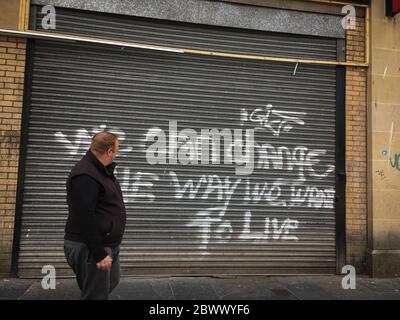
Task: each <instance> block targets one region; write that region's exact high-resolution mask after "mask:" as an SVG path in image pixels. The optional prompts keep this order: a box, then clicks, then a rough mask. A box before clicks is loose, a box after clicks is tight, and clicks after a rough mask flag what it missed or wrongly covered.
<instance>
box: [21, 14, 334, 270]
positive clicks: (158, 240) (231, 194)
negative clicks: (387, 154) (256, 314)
mask: <svg viewBox="0 0 400 320" xmlns="http://www.w3.org/2000/svg"><path fill="white" fill-rule="evenodd" d="M113 19H116V17H113ZM124 21H125V20H124ZM132 23H134V22H132ZM59 26H60V27H62V25H61V24H60V22H59V21H58V27H59ZM156 26H157V23H155V27H154V28H155V29H154V30H156V29H157V27H156ZM187 28H188V29H190V28H189V26H188V27H187ZM193 28H194V27H193ZM99 29H101V28H100V27H99ZM111 29H113V28H111ZM196 29H197V30H200V31H199V32H204V33H207V32H209V30H210V29H209V28H206V27H204V28H202V27H199V26H196ZM133 30H134V28H132V29H131V31H132V34H133V33H134V31H133ZM157 30H158V31H157V32H161V31H160V30H159V29H157ZM179 30H183V31H180V32H181V33H183V34H185V32H186V31H185V29H176V32H178V31H179ZM221 30H222V29H221ZM221 30H220V32H222V31H221ZM115 32H116V31H115ZM152 32H153V31H152ZM154 32H155V31H154ZM174 32H175V31H173V32H172V31H171V34H173V33H174ZM227 32H232V30H230V29H229V30H227ZM246 32H247V33H248V36H249V37H250V36H253V35H254V34H257V36H260V33H254V34H253V33H252V32H250V31H246ZM127 33H128V32H127ZM243 33H244V32H243V31H241V32H240V34H241V35H242V34H243ZM233 36H234V34H233ZM132 37H133V35H132ZM268 37H269V35H268V34H266V35H265V38H268ZM274 37H275V36H274ZM149 38H151V37H149ZM165 38H168V36H166V37H165ZM186 39H192V41H195V39H193V38H191V37H190V36H189V35H187V36H186ZM215 39H217V36H216V37H215ZM275 39H276V41H278V42H279V40H280V41H281V43H287V44H292V47H290V46H288V47H290V48H291V49H290V50H288V52H289V51H292V52H293V53H295V52H296V51H295V48H296V45H297V43H292V42H291V41H288V40H287V38H285V37H283V36H282V35H281V36H280V37H275ZM312 40H313V39H312ZM307 41H308V40H303V42H304V43H307ZM310 41H311V40H310ZM328 42H329V41H328ZM205 43H208V42H207V41H205ZM326 43H327V41H324V42H323V41H321V46H318V43H315V44H313V45H312V46H311V45H310V46H308V47H307V48H308V49H309V52H308V53H307V54H301V55H300V57H308V56H312V55H314V53H315V52H317V51H318V54H322V52H324V50H325V49H326ZM329 43H330V46H331V49H332V50H333V48H335V41H334V40H330V42H329ZM220 44H221V45H223V42H221V43H220ZM237 44H238V49H237V50H240V51H241V46H240V44H241V43H240V41H239V42H237ZM189 45H190V47H193V46H194V45H193V43H190V44H188V46H189ZM201 46H203V45H201ZM245 47H246V48H247V45H245ZM273 47H274V45H271V48H273ZM321 48H322V49H321ZM319 49H321V50H320V51H319ZM265 50H267V51H268V48H266V49H265ZM33 51H34V52H33V70H32V92H31V97H30V113H29V124H28V137H27V139H28V140H27V152H26V159H25V176H24V198H23V209H22V229H21V240H20V251H19V259H18V268H19V275H20V276H25V277H29V276H40V275H41V274H40V269H41V268H42V266H43V265H46V264H51V265H54V266H55V267H56V268H57V272H58V275H62V274H70V273H69V272H70V271H69V268H68V267H67V265H66V263H65V259H64V255H63V250H62V242H63V233H64V231H63V229H64V224H65V219H66V217H67V207H66V204H65V179H66V177H67V175H68V173H69V170H70V169H71V167H72V166H73V165H74V163H75V162H76V161H77V160H79V159H80V158H81V156H82V155H83V153H84V152H85V151H86V150H87V148H88V146H89V142H90V137H91V136H92V135H93V133H94V132H96V131H98V130H99V129H101V128H107V129H110V130H113V131H116V132H118V133H120V135H121V140H122V141H121V152H120V155H119V157H118V158H117V162H118V164H119V165H118V167H117V176H118V177H119V179H120V181H121V184H122V187H123V191H124V196H125V200H126V205H127V211H128V216H127V218H128V222H127V229H126V233H125V237H124V240H123V245H122V256H121V264H122V269H123V274H125V275H136V274H175V275H176V274H179V275H182V274H197V275H200V274H202V275H206V274H299V273H312V274H317V273H318V274H319V273H334V272H335V267H336V258H335V257H336V246H335V208H334V207H335V206H334V197H335V189H334V187H335V178H334V177H335V167H334V166H335V101H336V91H335V90H336V73H335V67H333V66H320V65H305V64H301V65H299V66H297V67H296V70H294V69H295V65H294V64H291V63H276V62H260V61H255V60H241V59H231V58H215V57H209V56H199V55H188V54H184V55H183V54H177V53H167V52H157V51H148V50H139V49H127V48H125V49H122V48H117V47H109V46H96V45H88V44H71V43H68V44H66V43H52V42H46V41H35V45H34V50H33ZM328 51H329V50H328ZM334 52H336V49H335V51H334ZM308 54H309V55H308ZM332 54H334V53H333V51H329V53H327V54H326V56H324V57H323V58H326V59H331V58H332V57H331V55H332ZM175 125H176V127H177V135H178V138H177V139H178V147H177V150H178V151H179V152H178V153H179V155H178V160H177V164H173V163H171V159H170V155H171V154H173V152H172V149H169V148H170V147H171V146H172V144H171V143H170V139H172V138H171V137H172V136H173V135H174V130H175V128H174V126H175ZM212 128H214V129H215V131H216V132H217V133H221V131H222V130H223V129H225V131H223V132H224V133H225V134H226V137H227V139H228V140H229V133H231V139H232V144H231V149H228V151H229V150H230V151H232V153H231V155H232V154H233V157H232V158H233V159H232V160H233V163H232V164H229V163H226V161H225V160H226V159H228V160H229V158H226V157H225V154H224V153H223V151H221V153H220V154H219V155H220V164H204V163H203V164H202V163H201V161H200V160H201V156H202V149H201V148H202V147H201V146H202V144H201V141H205V140H201V134H202V132H204V130H205V129H212ZM184 129H186V130H185V131H182V130H184ZM239 129H242V133H243V134H242V135H241V138H242V146H249V145H250V144H249V141H250V140H248V141H247V140H246V137H245V134H244V133H245V130H246V129H254V130H255V131H254V132H255V137H254V143H255V147H254V161H253V163H254V170H252V172H251V173H250V174H247V175H237V174H236V173H237V169H238V168H239V167H240V165H239V164H238V163H240V161H241V160H243V159H241V158H240V157H239V156H238V154H236V155H235V154H234V152H233V149H235V146H236V147H237V149H238V150H239V149H240V148H239V147H240V140H241V139H240V137H239V135H237V136H236V137H235V136H234V133H238V132H239V131H238V130H239ZM202 130H203V131H202ZM217 130H218V131H217ZM163 135H164V136H165V138H166V139H165V140H166V141H165V144H166V150H167V152H166V163H165V164H164V163H158V164H151V163H149V162H151V161H149V158H146V152H147V151H149V147H150V146H151V145H152V143H154V141H156V138H154V137H155V136H158V138H159V140H157V141H158V142H159V143H161V142H162V136H163ZM190 135H191V136H190ZM189 136H190V137H189ZM160 137H161V138H160ZM188 138H189V140H185V139H188ZM215 141H216V140H215ZM222 141H224V140H223V139H222V138H221V146H223V143H222ZM160 145H161V144H160ZM210 145H212V143H210ZM188 152H189V153H190V152H192V153H193V154H194V153H196V152H197V157H196V156H195V155H194V156H193V157H192V159H191V160H190V161H191V162H190V163H188V164H184V163H182V162H184V160H185V159H184V158H185V155H187V153H188ZM209 152H210V155H212V156H213V157H217V154H216V153H214V154H213V150H209ZM203 155H204V154H203ZM196 159H197V160H198V164H197V165H196V164H193V162H194V161H195V160H196ZM214 160H215V159H214ZM161 162H162V161H161ZM210 162H211V158H210ZM251 162H252V161H251V160H249V163H250V164H251Z"/></svg>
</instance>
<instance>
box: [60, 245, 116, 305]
mask: <svg viewBox="0 0 400 320" xmlns="http://www.w3.org/2000/svg"><path fill="white" fill-rule="evenodd" d="M104 249H105V250H106V251H107V253H108V255H109V256H110V257H111V258H112V260H113V261H112V266H111V270H107V271H106V270H100V269H98V268H97V266H96V262H95V261H94V259H93V257H92V255H91V254H90V252H89V249H88V248H87V246H86V245H85V244H84V243H81V242H75V241H70V240H65V241H64V253H65V257H66V259H67V262H68V264H69V266H70V267H71V268H72V270H73V271H74V273H75V275H76V281H77V282H78V286H79V289H81V293H82V295H81V298H82V299H83V300H107V299H108V295H109V294H110V293H111V291H112V290H113V289H114V288H115V287H116V286H117V285H118V283H119V277H120V265H119V246H118V247H115V248H111V247H105V248H104Z"/></svg>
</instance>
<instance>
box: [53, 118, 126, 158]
mask: <svg viewBox="0 0 400 320" xmlns="http://www.w3.org/2000/svg"><path fill="white" fill-rule="evenodd" d="M103 130H108V131H110V132H113V133H116V134H118V136H119V141H120V144H121V145H123V141H124V140H125V139H126V134H125V132H124V131H123V130H120V129H118V128H107V126H106V125H105V124H103V125H100V126H99V127H96V128H92V129H91V130H87V129H85V128H82V129H78V130H76V131H75V133H74V134H71V135H70V136H68V134H65V133H63V132H62V131H58V132H56V133H55V134H54V136H55V138H56V141H57V142H59V143H61V144H62V145H63V147H64V148H65V149H67V150H68V153H69V154H70V155H72V156H76V155H80V154H83V153H84V152H86V151H87V150H88V149H89V147H90V142H91V140H92V137H93V136H94V135H95V134H96V133H98V132H100V131H103ZM130 151H132V147H129V146H128V147H126V148H122V149H120V150H119V152H120V153H121V154H123V153H125V152H130Z"/></svg>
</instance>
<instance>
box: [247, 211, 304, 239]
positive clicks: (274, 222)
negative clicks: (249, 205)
mask: <svg viewBox="0 0 400 320" xmlns="http://www.w3.org/2000/svg"><path fill="white" fill-rule="evenodd" d="M250 221H251V211H250V210H247V211H246V214H245V218H244V228H243V231H242V233H241V234H240V239H242V240H270V239H272V240H295V241H297V240H298V237H297V236H296V235H293V234H291V233H292V232H293V231H294V230H296V229H297V228H298V226H299V222H298V221H297V220H293V219H290V218H287V219H285V220H284V221H283V222H282V223H279V220H278V219H277V218H269V217H266V218H265V225H264V230H263V231H256V232H255V231H251V230H250Z"/></svg>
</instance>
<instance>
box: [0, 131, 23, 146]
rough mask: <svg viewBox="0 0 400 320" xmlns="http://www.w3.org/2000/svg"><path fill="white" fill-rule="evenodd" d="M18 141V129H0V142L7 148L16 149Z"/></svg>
mask: <svg viewBox="0 0 400 320" xmlns="http://www.w3.org/2000/svg"><path fill="white" fill-rule="evenodd" d="M19 141H20V132H19V131H18V130H2V131H0V143H1V144H4V145H5V146H7V148H8V149H18V148H19Z"/></svg>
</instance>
